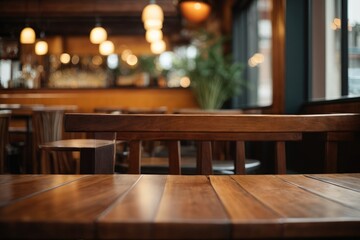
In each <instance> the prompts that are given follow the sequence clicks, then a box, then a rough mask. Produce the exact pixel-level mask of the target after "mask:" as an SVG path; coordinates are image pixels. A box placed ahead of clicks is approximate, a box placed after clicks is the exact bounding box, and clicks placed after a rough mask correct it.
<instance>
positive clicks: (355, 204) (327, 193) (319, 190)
mask: <svg viewBox="0 0 360 240" xmlns="http://www.w3.org/2000/svg"><path fill="white" fill-rule="evenodd" d="M279 178H281V179H283V180H284V181H286V182H289V183H292V184H294V185H295V186H298V187H299V188H301V189H304V190H305V191H308V192H311V193H314V194H316V195H319V196H322V197H324V198H327V199H331V200H333V201H334V202H338V203H340V204H342V205H345V206H348V207H350V208H353V209H355V210H360V192H357V191H353V190H350V189H346V188H342V187H340V186H336V185H333V184H328V183H326V182H322V181H319V180H317V179H315V178H311V177H306V176H303V175H288V176H279Z"/></svg>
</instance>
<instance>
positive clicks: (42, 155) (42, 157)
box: [40, 150, 48, 174]
mask: <svg viewBox="0 0 360 240" xmlns="http://www.w3.org/2000/svg"><path fill="white" fill-rule="evenodd" d="M46 154H47V153H46V152H45V151H44V150H40V173H41V174H45V173H48V171H47V170H48V166H47V164H48V163H47V159H46V156H45V155H46Z"/></svg>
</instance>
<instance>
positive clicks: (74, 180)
mask: <svg viewBox="0 0 360 240" xmlns="http://www.w3.org/2000/svg"><path fill="white" fill-rule="evenodd" d="M87 177H90V175H83V176H79V178H77V179H73V180H69V181H66V182H63V183H61V184H59V185H56V186H53V187H48V188H46V189H43V190H40V191H37V192H33V193H30V194H29V195H26V196H23V197H19V198H17V199H14V200H11V201H10V202H8V203H5V204H0V208H4V207H7V206H9V205H12V204H15V203H17V202H20V201H23V200H26V199H29V198H32V197H34V196H36V195H39V194H42V193H45V192H48V191H51V190H53V189H56V188H60V187H63V186H65V185H68V184H71V183H73V182H76V181H78V180H80V179H83V178H87Z"/></svg>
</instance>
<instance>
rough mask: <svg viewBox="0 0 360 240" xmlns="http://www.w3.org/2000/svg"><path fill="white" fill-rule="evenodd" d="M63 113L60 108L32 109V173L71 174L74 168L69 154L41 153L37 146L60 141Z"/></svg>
mask: <svg viewBox="0 0 360 240" xmlns="http://www.w3.org/2000/svg"><path fill="white" fill-rule="evenodd" d="M64 112H65V110H64V109H62V108H59V109H57V108H51V109H44V108H40V109H33V114H32V129H33V146H34V147H33V148H34V149H33V171H34V173H38V172H39V171H40V172H41V173H49V172H54V173H59V172H62V173H64V172H73V171H74V169H75V168H76V165H75V162H74V160H73V158H72V156H71V154H58V153H55V152H51V153H43V152H42V151H41V150H40V148H39V145H41V144H43V143H46V142H52V141H57V140H61V139H62V136H63V135H62V133H63V128H62V126H63V116H64ZM64 155H65V156H64ZM39 160H40V165H39ZM50 169H51V170H50Z"/></svg>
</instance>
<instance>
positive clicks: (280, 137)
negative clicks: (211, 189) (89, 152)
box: [65, 114, 360, 174]
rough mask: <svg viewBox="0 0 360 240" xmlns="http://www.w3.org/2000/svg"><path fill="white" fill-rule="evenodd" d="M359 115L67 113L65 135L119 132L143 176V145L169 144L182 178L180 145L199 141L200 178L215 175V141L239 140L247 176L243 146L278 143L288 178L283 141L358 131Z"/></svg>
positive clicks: (240, 168) (279, 167)
mask: <svg viewBox="0 0 360 240" xmlns="http://www.w3.org/2000/svg"><path fill="white" fill-rule="evenodd" d="M359 123H360V115H357V114H322V115H264V114H261V115H246V114H244V115H212V114H209V115H206V114H201V115H197V114H189V115H187V114H135V115H133V114H131V115H130V114H129V115H127V114H123V115H109V114H66V116H65V131H71V132H89V131H93V132H117V133H118V135H117V138H118V139H121V140H127V141H129V145H130V156H129V159H130V166H129V171H130V172H131V173H140V157H141V156H140V143H141V141H142V140H171V141H170V142H169V147H170V150H169V152H170V155H169V159H170V162H169V165H170V173H177V174H178V173H180V154H179V151H178V148H179V143H178V142H177V141H178V140H198V141H201V142H202V144H201V147H200V149H201V150H200V152H201V153H202V157H201V158H200V160H199V161H198V163H197V164H198V165H197V166H198V170H199V173H201V174H211V173H212V169H211V144H210V141H212V140H225V141H237V153H236V161H235V172H236V173H244V165H245V164H244V163H245V148H244V141H275V142H276V153H277V156H276V172H277V173H285V171H286V162H285V142H286V141H300V140H301V139H302V134H303V133H306V132H323V133H332V134H334V133H343V132H353V131H360V124H359Z"/></svg>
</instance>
